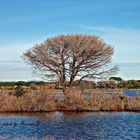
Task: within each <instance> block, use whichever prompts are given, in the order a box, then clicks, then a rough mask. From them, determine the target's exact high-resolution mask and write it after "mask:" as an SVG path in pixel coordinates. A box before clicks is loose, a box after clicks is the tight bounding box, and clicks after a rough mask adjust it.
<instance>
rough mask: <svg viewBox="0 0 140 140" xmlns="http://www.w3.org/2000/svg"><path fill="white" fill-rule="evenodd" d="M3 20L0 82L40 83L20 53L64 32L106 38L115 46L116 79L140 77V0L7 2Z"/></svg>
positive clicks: (2, 10) (0, 23)
mask: <svg viewBox="0 0 140 140" xmlns="http://www.w3.org/2000/svg"><path fill="white" fill-rule="evenodd" d="M0 19H1V20H0V80H22V79H28V80H30V79H31V80H32V79H37V77H33V76H32V73H31V69H30V67H29V66H27V65H26V64H24V62H23V60H22V59H21V55H22V53H23V52H24V51H25V50H26V49H28V48H30V47H32V46H33V45H35V44H36V43H40V42H42V41H44V40H45V39H46V38H47V37H50V36H54V35H58V34H66V33H83V34H95V35H98V36H100V37H102V38H103V39H104V40H105V42H107V43H109V44H110V45H112V46H114V49H115V54H114V55H113V62H114V63H116V64H119V65H120V72H119V74H118V75H119V76H121V77H123V78H124V79H140V63H139V62H140V24H139V23H140V1H139V0H135V1H132V0H123V1H122V0H117V1H116V2H114V1H112V0H104V1H102V3H101V1H99V0H94V1H93V0H87V1H81V0H76V1H75V0H71V1H65V0H61V1H53V0H52V1H47V0H46V1H33V0H30V1H29V0H24V1H22V2H21V1H18V0H13V1H11V2H9V1H8V0H4V1H2V2H1V4H0ZM122 63H123V64H122ZM124 63H125V64H124Z"/></svg>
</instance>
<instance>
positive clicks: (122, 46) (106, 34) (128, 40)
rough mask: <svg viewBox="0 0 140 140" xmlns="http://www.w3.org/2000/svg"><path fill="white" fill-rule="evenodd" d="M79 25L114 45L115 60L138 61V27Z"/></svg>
mask: <svg viewBox="0 0 140 140" xmlns="http://www.w3.org/2000/svg"><path fill="white" fill-rule="evenodd" d="M79 27H80V28H81V29H82V30H84V31H88V32H90V33H93V34H96V35H98V36H100V37H102V38H103V39H104V40H105V42H107V43H109V44H111V45H113V46H115V55H114V57H113V58H114V61H115V62H135V61H140V55H139V52H140V29H126V28H125V29H124V28H116V27H110V26H109V27H104V26H85V25H79Z"/></svg>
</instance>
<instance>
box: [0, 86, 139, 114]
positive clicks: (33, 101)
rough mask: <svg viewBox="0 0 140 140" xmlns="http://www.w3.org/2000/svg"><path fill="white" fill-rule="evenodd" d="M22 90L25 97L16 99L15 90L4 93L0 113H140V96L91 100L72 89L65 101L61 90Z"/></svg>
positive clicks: (93, 97) (0, 96) (106, 96)
mask: <svg viewBox="0 0 140 140" xmlns="http://www.w3.org/2000/svg"><path fill="white" fill-rule="evenodd" d="M22 88H23V90H25V91H26V92H25V93H24V94H22V95H21V96H16V95H15V93H16V89H15V88H13V89H10V90H8V92H7V89H6V91H5V92H4V91H3V92H0V112H51V111H140V96H133V97H129V96H125V95H123V94H113V95H109V94H101V93H100V94H99V93H96V94H90V95H91V96H90V98H87V97H86V96H85V94H83V92H82V91H81V90H79V89H71V90H70V91H69V93H68V94H67V96H66V97H65V96H64V95H62V94H61V92H62V91H60V90H59V94H58V90H57V91H56V90H53V89H47V88H42V87H39V86H38V87H37V88H38V89H36V90H35V89H34V88H33V89H31V88H25V87H22ZM21 91H22V90H21ZM9 92H11V94H10V95H9ZM60 95H61V96H60Z"/></svg>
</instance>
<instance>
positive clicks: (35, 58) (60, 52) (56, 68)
mask: <svg viewBox="0 0 140 140" xmlns="http://www.w3.org/2000/svg"><path fill="white" fill-rule="evenodd" d="M113 52H114V50H113V48H112V47H111V46H110V45H108V44H106V43H105V42H104V41H103V40H102V39H100V38H99V37H97V36H93V35H81V34H74V35H59V36H56V37H52V38H48V39H47V40H46V41H45V42H44V43H42V44H40V45H35V46H34V47H33V48H31V49H29V50H27V51H26V52H25V53H24V54H23V56H24V59H25V61H26V62H28V63H29V64H31V65H32V66H33V68H34V69H35V71H36V72H37V73H38V74H41V76H43V77H44V76H45V77H46V78H48V80H50V79H53V80H57V81H59V82H60V83H61V84H62V86H63V92H64V93H66V87H69V88H70V87H71V86H72V84H73V82H74V81H75V80H79V81H81V80H83V79H95V78H103V77H108V76H110V75H112V74H113V73H114V72H116V71H117V67H116V66H115V67H113V68H108V65H109V63H110V62H111V57H112V55H113Z"/></svg>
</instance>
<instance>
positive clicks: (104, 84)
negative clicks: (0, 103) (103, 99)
mask: <svg viewBox="0 0 140 140" xmlns="http://www.w3.org/2000/svg"><path fill="white" fill-rule="evenodd" d="M33 85H34V86H50V85H52V86H51V88H52V87H54V88H56V89H59V88H61V84H60V83H59V82H45V81H29V82H25V81H17V82H0V87H2V86H33ZM73 86H74V87H80V88H87V89H95V88H111V89H115V88H125V89H126V88H127V89H131V88H132V89H134V88H140V80H127V81H125V80H122V79H121V78H116V77H115V78H114V77H112V78H110V79H109V80H102V81H97V82H94V81H86V80H83V81H81V82H80V83H79V81H75V82H74V84H73Z"/></svg>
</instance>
